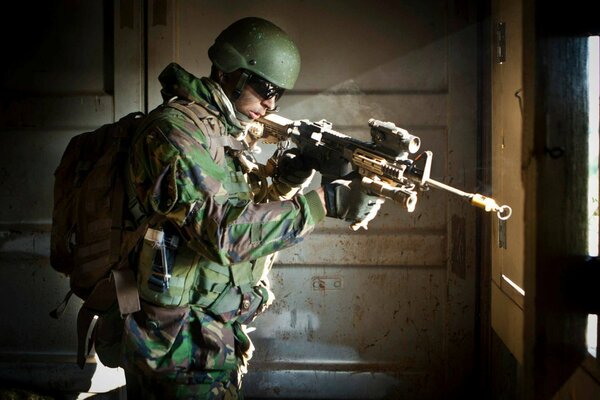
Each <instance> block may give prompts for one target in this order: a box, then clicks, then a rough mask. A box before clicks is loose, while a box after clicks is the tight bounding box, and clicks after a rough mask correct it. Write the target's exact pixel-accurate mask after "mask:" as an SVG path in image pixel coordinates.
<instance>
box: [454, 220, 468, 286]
mask: <svg viewBox="0 0 600 400" xmlns="http://www.w3.org/2000/svg"><path fill="white" fill-rule="evenodd" d="M465 225H466V221H465V218H462V217H459V216H457V215H453V216H452V236H451V238H450V240H451V242H450V243H452V249H451V256H450V267H451V270H452V272H453V273H454V274H455V275H456V276H458V277H459V278H461V279H465V277H466V274H467V272H466V270H467V266H466V245H465Z"/></svg>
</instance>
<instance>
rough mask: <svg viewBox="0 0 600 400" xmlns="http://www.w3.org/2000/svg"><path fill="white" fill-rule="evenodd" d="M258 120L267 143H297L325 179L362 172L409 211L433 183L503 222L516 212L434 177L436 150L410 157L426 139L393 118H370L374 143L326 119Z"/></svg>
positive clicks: (367, 182) (366, 181) (368, 183)
mask: <svg viewBox="0 0 600 400" xmlns="http://www.w3.org/2000/svg"><path fill="white" fill-rule="evenodd" d="M258 122H260V123H261V124H262V125H263V129H262V134H261V137H262V139H263V140H264V141H265V142H267V143H278V144H279V145H280V146H281V144H282V143H284V144H285V143H289V142H290V141H291V142H293V143H294V144H295V145H296V146H297V147H298V149H299V150H300V154H302V155H304V156H306V157H307V158H308V159H309V160H311V162H312V163H313V165H311V166H312V167H313V168H314V169H316V170H317V171H319V172H320V173H321V175H322V176H323V177H324V178H325V179H338V178H340V177H343V176H345V175H346V174H348V173H350V172H352V171H358V173H359V174H360V175H361V176H362V177H363V178H362V185H363V187H365V189H366V191H368V192H370V193H373V194H375V195H377V196H380V197H383V198H387V199H390V200H393V201H395V202H397V203H399V204H402V205H403V206H404V207H405V208H406V210H407V211H408V212H413V211H414V210H415V206H416V204H417V193H418V190H421V191H422V190H427V189H428V188H430V187H432V188H436V189H441V190H445V191H447V192H450V193H453V194H455V195H458V196H460V197H462V198H464V199H465V200H467V201H469V202H470V203H471V205H473V206H476V207H479V208H482V209H484V210H485V211H487V212H495V213H496V215H497V216H498V218H499V219H501V220H506V219H508V218H510V216H511V214H512V209H511V208H510V207H509V206H507V205H502V206H500V205H498V203H496V200H494V199H492V198H491V197H486V196H483V195H481V194H479V193H467V192H463V191H462V190H459V189H456V188H454V187H452V186H449V185H446V184H444V183H441V182H438V181H436V180H434V179H431V178H430V176H429V175H430V171H431V160H432V158H433V153H432V152H431V151H424V152H423V153H421V154H420V155H418V156H417V157H415V158H414V160H413V159H410V158H409V156H410V154H415V153H416V152H417V151H418V150H419V148H420V146H421V139H420V138H419V137H417V136H414V135H411V134H410V133H408V132H407V131H406V130H404V129H402V128H398V127H397V126H396V125H394V124H393V123H392V122H382V121H378V120H375V119H370V120H369V126H370V127H371V138H372V139H373V141H372V142H365V141H361V140H358V139H355V138H353V137H351V136H348V135H345V134H343V133H340V132H336V131H334V130H333V129H332V124H331V123H329V122H327V121H325V120H321V121H319V122H311V121H308V120H299V121H292V120H289V119H287V118H284V117H281V116H279V115H276V114H268V115H267V116H265V117H263V118H261V119H259V120H258ZM284 146H285V145H284Z"/></svg>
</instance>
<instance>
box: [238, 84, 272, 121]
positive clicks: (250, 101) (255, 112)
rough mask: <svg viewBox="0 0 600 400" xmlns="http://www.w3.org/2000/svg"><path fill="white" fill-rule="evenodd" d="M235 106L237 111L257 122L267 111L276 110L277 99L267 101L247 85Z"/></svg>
mask: <svg viewBox="0 0 600 400" xmlns="http://www.w3.org/2000/svg"><path fill="white" fill-rule="evenodd" d="M234 105H235V108H236V110H238V111H239V112H241V113H242V114H244V115H245V116H247V117H248V118H250V119H252V120H255V119H258V118H260V117H263V116H264V115H265V114H266V113H267V110H272V109H274V108H275V97H271V98H270V99H266V100H265V99H264V98H262V97H261V96H260V95H259V94H258V93H256V91H255V90H254V89H253V88H252V87H251V86H250V85H245V86H244V89H243V90H242V94H241V95H240V97H239V98H238V99H237V100H236V101H235V103H234Z"/></svg>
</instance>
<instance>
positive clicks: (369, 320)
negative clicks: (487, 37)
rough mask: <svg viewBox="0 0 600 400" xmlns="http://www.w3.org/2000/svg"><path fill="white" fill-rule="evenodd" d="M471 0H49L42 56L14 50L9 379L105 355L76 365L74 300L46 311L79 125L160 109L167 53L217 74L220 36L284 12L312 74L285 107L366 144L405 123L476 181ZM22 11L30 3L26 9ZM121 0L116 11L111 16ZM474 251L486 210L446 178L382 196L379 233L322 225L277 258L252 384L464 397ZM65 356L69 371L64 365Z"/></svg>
mask: <svg viewBox="0 0 600 400" xmlns="http://www.w3.org/2000/svg"><path fill="white" fill-rule="evenodd" d="M474 3H475V2H474V1H461V2H454V1H445V0H410V1H392V0H388V1H380V2H376V3H371V4H367V3H366V2H364V1H358V0H352V1H328V2H322V1H316V0H305V1H287V2H278V1H270V0H269V1H260V2H252V3H250V2H239V1H232V0H227V1H219V2H209V1H183V0H182V1H173V2H169V1H164V0H163V1H160V0H155V1H149V2H148V4H147V7H143V6H142V4H141V3H140V2H137V1H133V0H130V1H121V2H115V3H114V7H112V3H111V2H108V3H107V4H108V7H106V8H107V9H108V11H106V10H105V8H103V6H102V3H99V2H79V3H77V2H75V3H74V2H60V3H56V4H54V5H45V6H44V7H45V10H40V12H39V15H38V14H37V13H36V15H38V18H39V21H37V24H36V26H35V32H38V33H39V34H36V35H32V37H31V38H30V41H31V43H34V44H35V45H36V46H29V48H31V47H34V48H35V49H36V53H35V54H30V53H28V52H27V50H26V46H25V45H27V44H28V42H27V41H25V42H20V43H21V45H16V44H15V45H13V48H12V51H14V52H15V54H16V55H18V57H15V59H14V60H13V61H12V62H11V63H10V64H9V66H8V68H6V67H5V69H6V72H5V73H3V77H2V86H3V90H2V95H3V108H2V113H1V115H0V117H1V118H2V119H1V126H2V132H1V134H0V140H1V141H2V144H3V145H4V148H5V149H6V150H5V154H4V156H3V157H2V158H0V171H1V172H0V182H2V188H3V190H2V195H1V196H0V223H1V227H2V230H1V232H0V234H1V235H2V241H1V242H0V278H1V279H3V281H4V282H6V283H7V284H6V285H5V287H7V288H8V290H4V291H0V303H1V306H0V307H1V310H2V320H3V326H4V327H5V328H4V329H3V330H2V331H0V357H1V360H3V361H4V363H3V364H2V368H1V370H0V373H1V375H0V378H5V379H6V378H10V379H17V380H28V379H29V380H35V381H36V382H39V383H40V384H43V385H47V384H48V382H50V383H51V384H52V385H54V387H57V386H61V385H62V386H65V387H77V386H82V385H83V383H81V381H71V380H70V379H71V378H72V377H73V378H72V379H79V378H84V380H83V382H84V383H85V382H89V376H87V375H91V373H92V372H93V369H94V368H93V365H92V366H91V367H90V370H89V371H88V372H89V374H87V375H86V376H80V375H77V371H76V370H72V369H70V367H69V366H68V365H69V364H64V363H65V362H69V361H72V357H73V354H74V351H75V347H74V346H75V343H74V341H75V338H74V323H75V321H74V317H75V312H76V309H77V307H76V304H71V305H70V306H69V308H68V310H67V314H66V315H65V316H64V317H63V319H61V320H60V321H58V322H57V321H54V320H52V319H50V318H49V317H48V316H47V313H48V311H49V310H50V309H52V308H53V307H54V306H55V305H56V304H58V303H59V302H60V300H61V296H62V295H63V294H64V293H65V291H66V287H67V282H66V280H65V279H64V278H62V277H60V276H58V275H57V274H56V273H53V271H52V270H51V269H50V267H49V264H48V258H47V256H48V249H49V238H48V233H47V232H48V230H49V223H50V212H51V204H52V192H51V190H52V182H53V178H52V172H53V170H54V168H55V166H56V164H57V163H58V160H59V157H60V155H61V152H62V150H63V149H64V147H65V145H66V143H67V141H68V139H69V138H70V137H71V136H72V135H74V134H76V133H78V132H81V131H85V130H89V129H91V128H92V127H95V126H97V125H100V124H101V123H105V122H107V121H109V120H112V119H113V118H115V117H120V116H121V115H123V114H125V113H127V112H129V111H134V110H137V109H145V107H146V106H145V104H146V103H145V102H147V105H148V108H152V107H154V106H156V105H157V104H158V102H159V101H160V97H159V87H158V81H157V79H156V77H157V75H158V73H159V72H160V71H161V70H162V68H164V66H166V65H167V64H168V63H169V62H171V61H176V62H179V63H180V64H181V65H182V66H183V67H184V68H186V69H188V70H189V71H190V72H193V73H194V74H196V75H197V76H203V75H206V74H208V73H209V68H210V64H209V62H208V58H207V56H206V50H207V49H208V47H209V46H210V44H211V43H212V41H213V40H214V37H215V36H216V35H217V34H218V33H219V32H220V31H221V30H222V29H223V28H224V27H225V26H226V25H228V24H229V23H231V22H233V21H234V20H236V19H238V18H240V17H244V16H250V15H254V16H261V17H265V18H267V19H270V20H272V21H273V22H275V23H276V24H278V25H280V26H281V27H283V28H284V29H285V30H287V31H288V32H289V33H290V34H291V36H292V37H293V38H294V39H295V40H296V41H297V43H298V46H299V48H300V51H301V54H302V60H303V64H302V71H301V75H300V79H299V81H298V85H297V87H296V90H295V91H293V92H290V93H286V95H285V96H284V97H283V99H282V102H281V107H282V111H281V114H282V115H284V116H286V117H288V118H308V119H313V120H319V119H322V118H325V119H327V120H329V121H331V122H333V124H334V127H335V128H336V129H337V130H339V131H342V132H346V133H349V134H352V135H354V136H356V137H360V138H363V139H368V129H367V120H368V119H369V118H378V119H383V120H389V121H393V122H395V123H397V124H398V125H399V126H402V127H404V128H406V129H408V130H410V131H411V133H413V134H415V135H418V136H420V137H421V139H422V143H423V146H422V147H423V149H428V150H433V152H434V159H433V171H432V173H433V176H434V177H435V178H437V179H439V180H442V181H444V182H446V183H450V184H452V185H455V186H457V187H460V188H463V189H466V190H469V191H472V190H481V189H482V188H476V187H475V181H476V157H477V152H476V135H477V25H476V22H477V21H476V12H475V9H474V6H475V4H474ZM14 7H15V9H14V11H15V16H16V17H19V15H20V18H23V17H24V15H25V11H26V9H25V8H24V7H19V6H14ZM113 11H114V15H115V18H114V20H113V19H112V18H109V17H107V15H109V16H112V12H113ZM144 13H145V14H144ZM144 16H145V17H146V18H147V32H146V34H145V37H146V38H147V46H146V47H145V48H146V49H147V53H146V57H147V64H146V65H143V63H142V61H143V59H144V58H143V56H142V50H143V49H144V44H143V43H144V42H143V40H142V39H143V37H142V36H140V33H143V29H142V27H143V24H142V23H141V21H142V19H143V18H144ZM113 28H114V31H113V30H112V29H113ZM111 32H114V34H112V33H111ZM7 34H8V32H4V40H5V41H6V40H7V39H6V35H7ZM33 36H35V38H34V37H33ZM34 39H35V40H37V42H36V41H35V40H34ZM113 42H114V47H113V48H112V51H110V45H111V44H112V43H113ZM107 49H109V50H107ZM107 65H108V66H111V65H112V68H113V70H112V71H114V72H113V73H112V74H111V73H107ZM145 76H147V77H148V79H147V81H144V77H145ZM146 85H147V97H144V88H145V87H146ZM7 89H11V90H14V93H15V95H8V93H9V92H8V91H7ZM10 93H13V92H10ZM267 150H268V149H267ZM475 257H476V253H475V212H474V210H472V209H470V208H468V207H467V206H465V205H463V204H462V203H460V202H459V201H458V200H456V199H453V198H450V197H449V196H446V195H445V194H442V193H439V192H428V193H424V194H423V195H422V196H421V197H420V199H419V203H418V204H417V209H416V211H415V212H414V213H412V214H409V213H406V212H405V211H404V210H402V209H400V208H399V207H398V206H396V205H395V204H391V203H388V204H385V205H384V207H383V209H382V211H381V213H380V215H379V217H378V218H377V219H376V220H375V221H373V222H372V223H371V225H370V227H369V230H368V231H361V232H352V231H350V230H349V229H348V228H347V227H346V226H345V225H344V224H343V223H340V222H338V221H327V222H326V223H325V224H323V225H322V226H321V227H319V228H318V229H317V231H316V232H315V233H314V234H313V235H312V236H311V237H310V238H309V239H307V240H306V241H305V242H304V243H302V244H301V245H299V246H297V247H294V248H291V249H288V250H286V251H284V252H282V253H281V254H280V256H279V259H278V263H277V264H276V267H275V269H274V271H273V272H272V276H271V280H272V284H273V286H274V292H275V294H276V296H277V300H276V302H275V304H274V305H273V306H272V308H271V309H270V310H269V311H268V313H267V314H266V315H264V316H262V317H261V318H259V319H258V320H257V321H256V322H255V323H254V326H255V327H256V328H257V329H256V331H255V332H254V333H252V338H253V340H254V342H255V345H256V348H257V350H256V352H255V354H254V358H253V360H252V361H251V364H250V373H249V375H248V376H247V379H246V389H247V395H248V396H249V397H252V396H256V397H263V398H303V399H308V398H330V399H331V398H344V399H348V398H356V399H366V398H394V399H395V398H411V399H430V398H439V397H440V396H442V395H444V396H446V397H451V396H453V395H455V394H457V393H462V392H464V391H465V390H466V389H467V388H468V387H469V385H471V384H472V383H473V377H474V371H475V350H476V345H477V344H476V343H477V340H476V339H477V336H476V324H477V321H476V315H477V314H476V312H477V310H476V304H477V302H476V296H477V291H476V285H477V281H476V277H477V265H476V261H475ZM17 358H18V359H19V360H21V361H22V363H21V364H19V365H17V366H15V365H14V363H13V362H12V361H14V360H15V359H17ZM34 362H35V364H33V363H34ZM59 365H60V368H61V369H60V371H68V373H62V372H61V375H60V376H56V375H52V373H51V372H49V371H55V370H56V368H59V367H58V366H59ZM53 368H54V369H53ZM39 371H42V372H39ZM84 375H85V374H84ZM76 382H79V383H76Z"/></svg>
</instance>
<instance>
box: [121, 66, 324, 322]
mask: <svg viewBox="0 0 600 400" xmlns="http://www.w3.org/2000/svg"><path fill="white" fill-rule="evenodd" d="M159 79H160V81H161V83H162V86H163V90H162V94H163V98H164V99H165V101H167V100H169V99H172V98H174V97H177V98H178V99H180V100H183V101H187V102H194V103H195V104H197V105H200V106H202V107H203V108H204V109H206V110H207V111H208V112H209V113H210V114H211V115H213V116H215V117H216V118H214V119H215V120H216V121H217V125H218V126H217V127H216V128H215V130H216V131H217V132H218V131H220V132H221V133H222V134H228V135H237V134H238V133H239V128H238V127H236V126H234V125H232V124H231V123H229V122H228V120H227V118H226V117H225V116H224V115H225V113H224V110H222V109H220V107H219V104H220V102H219V101H217V99H216V96H215V95H214V93H213V92H211V90H210V89H209V86H208V85H207V84H206V79H207V78H202V79H198V78H196V77H194V76H193V75H192V74H189V73H188V72H186V71H185V70H183V69H182V68H181V67H180V66H178V65H177V64H171V65H169V66H168V67H167V68H166V69H165V70H164V71H163V72H162V74H161V75H160V77H159ZM153 113H159V115H158V116H155V117H154V118H153V119H152V122H151V123H150V125H148V126H146V127H145V128H144V129H142V130H141V131H140V132H138V134H137V135H136V137H135V138H134V142H133V145H132V150H131V157H130V161H131V162H130V165H131V170H130V172H131V174H130V176H131V179H132V181H133V184H134V187H135V190H136V194H137V197H138V199H139V200H140V202H141V205H142V208H143V209H144V210H146V213H148V214H152V213H159V214H162V215H164V216H166V217H167V219H168V222H167V223H166V224H163V226H162V228H159V230H162V231H163V232H164V235H165V238H167V237H168V235H170V234H173V235H177V236H178V240H177V242H178V244H177V245H175V246H173V248H172V249H171V250H172V254H170V255H169V257H170V258H169V262H170V263H172V264H173V265H172V266H171V267H172V268H171V269H172V270H170V271H168V272H169V274H170V275H171V281H170V283H169V287H168V288H164V287H163V288H162V292H161V291H160V290H158V288H156V287H155V288H153V287H152V284H151V283H152V282H150V281H151V280H152V270H151V265H152V264H153V263H154V264H160V260H158V261H157V257H158V256H157V254H156V251H146V252H144V250H142V253H141V255H140V261H139V271H140V272H139V273H138V282H139V284H140V287H141V296H142V298H143V299H145V300H147V301H150V302H152V303H154V304H157V305H169V306H182V305H186V304H195V305H199V306H202V307H211V306H212V307H213V308H215V309H214V310H211V311H214V314H217V315H221V314H223V315H228V314H231V315H233V314H235V313H237V314H239V311H240V310H237V307H238V306H239V304H240V302H239V300H240V298H239V296H242V297H243V295H244V293H248V292H252V291H253V290H254V289H253V287H255V286H257V285H258V283H259V282H260V280H261V275H264V273H265V269H266V268H268V266H266V264H268V260H266V259H265V258H266V257H268V256H270V255H272V254H273V253H275V252H276V251H278V250H281V249H284V248H286V247H289V246H291V245H294V244H297V243H299V242H300V241H302V239H303V237H305V236H306V235H307V234H308V233H309V232H311V231H312V230H313V228H314V226H315V224H316V223H317V222H319V221H320V220H322V219H323V218H324V215H325V211H324V208H323V206H322V204H321V202H320V200H319V198H318V195H317V194H316V193H315V192H309V193H307V194H306V195H296V196H294V197H293V198H292V199H290V200H286V201H272V202H268V203H260V204H256V203H254V201H253V197H252V188H251V187H250V186H249V185H248V179H247V176H245V174H244V173H243V172H242V169H241V166H240V164H239V162H238V159H237V158H236V157H235V156H234V155H232V154H230V153H231V152H226V153H225V157H224V158H225V159H224V161H223V162H218V161H216V160H215V156H214V148H211V144H210V139H209V138H208V134H207V132H202V131H201V130H200V129H198V127H197V126H196V125H194V123H193V122H192V121H191V120H190V118H188V117H186V116H185V115H184V114H182V113H181V112H180V111H177V110H174V109H172V108H169V107H162V108H160V107H159V109H157V110H155V111H154V112H153ZM213 146H214V145H213ZM170 227H171V228H170ZM172 228H175V229H172ZM145 247H147V248H148V247H152V243H146V241H145ZM154 247H156V246H154ZM155 269H156V268H155ZM144 271H145V272H144ZM155 275H156V274H155ZM258 286H260V285H258ZM228 291H234V292H236V296H234V297H233V298H229V299H228V300H223V299H222V297H223V293H224V292H228ZM254 291H255V290H254ZM264 294H265V293H262V295H264ZM262 295H261V296H262ZM261 296H259V297H261ZM225 297H227V296H225ZM218 298H221V304H216V305H215V302H216V300H217V299H218ZM242 300H243V299H242ZM246 300H248V301H250V302H251V303H252V307H251V308H252V309H254V308H255V306H258V303H256V302H255V301H254V298H253V297H251V298H247V299H246ZM265 300H266V299H263V301H262V303H263V305H264V303H265ZM223 302H225V303H227V304H223ZM242 303H243V301H242ZM254 303H256V304H254ZM248 311H250V310H248ZM254 311H256V310H254ZM222 319H227V316H225V317H224V318H222Z"/></svg>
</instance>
